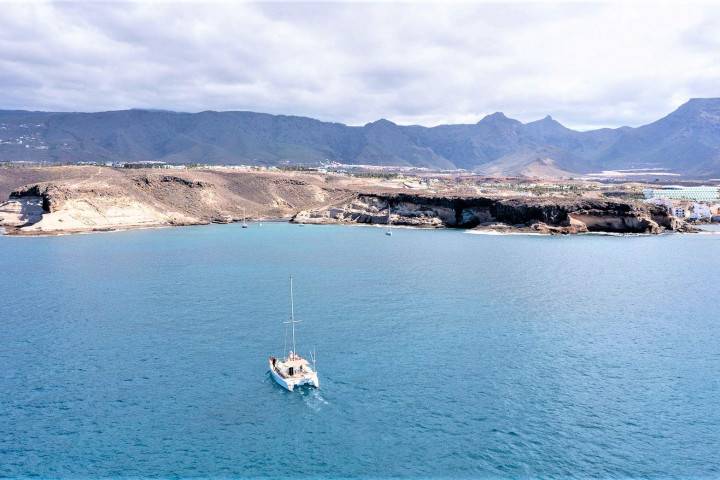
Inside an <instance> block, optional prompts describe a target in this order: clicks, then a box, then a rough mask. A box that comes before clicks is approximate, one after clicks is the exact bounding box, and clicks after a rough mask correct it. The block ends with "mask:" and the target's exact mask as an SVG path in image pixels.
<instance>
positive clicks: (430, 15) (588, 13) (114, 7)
mask: <svg viewBox="0 0 720 480" xmlns="http://www.w3.org/2000/svg"><path fill="white" fill-rule="evenodd" d="M713 96H720V8H718V7H717V5H713V4H698V3H696V4H692V5H691V6H683V4H681V3H676V4H666V5H664V6H663V5H657V4H655V3H632V4H630V5H628V4H627V2H625V3H624V4H623V3H604V4H577V3H563V4H543V3H530V4H521V3H512V4H509V5H508V4H505V5H501V4H458V3H452V4H444V5H442V4H429V3H419V4H418V3H415V4H413V3H401V4H387V3H364V4H351V3H342V4H333V3H320V4H302V3H292V4H284V3H264V4H239V3H233V4H231V3H221V2H209V3H189V2H180V3H171V2H162V3H153V4H148V3H147V2H145V3H120V2H110V3H98V2H85V3H80V2H63V3H52V2H28V1H23V2H18V3H6V2H3V3H1V4H0V109H33V110H63V111H66V110H73V111H100V110H114V109H125V108H159V109H170V110H180V111H191V112H194V111H201V110H253V111H261V112H269V113H284V114H293V115H306V116H311V117H315V118H319V119H322V120H329V121H338V122H343V123H348V124H364V123H366V122H370V121H374V120H376V119H378V118H387V119H389V120H392V121H394V122H396V123H401V124H409V123H414V124H422V125H436V124H439V123H470V122H476V121H478V120H479V119H480V118H482V117H483V116H484V115H486V114H488V113H492V112H494V111H503V112H505V113H506V114H507V115H508V116H510V117H513V118H517V119H519V120H522V121H531V120H535V119H538V118H542V117H544V116H545V115H547V114H549V115H552V116H553V117H554V118H556V119H557V120H559V121H560V122H562V123H564V124H565V125H568V126H570V127H575V128H581V129H588V128H594V127H601V126H610V127H617V126H621V125H631V126H636V125H640V124H643V123H647V122H650V121H652V120H655V119H657V118H659V117H661V116H663V115H665V114H667V113H669V112H670V111H671V110H672V109H674V108H676V107H677V106H678V105H680V104H681V103H683V102H685V101H686V100H687V99H688V98H691V97H713Z"/></svg>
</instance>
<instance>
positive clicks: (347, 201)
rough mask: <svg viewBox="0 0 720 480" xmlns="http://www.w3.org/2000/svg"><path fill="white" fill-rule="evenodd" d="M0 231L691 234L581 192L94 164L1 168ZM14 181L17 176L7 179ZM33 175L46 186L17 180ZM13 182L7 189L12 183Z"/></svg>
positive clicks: (655, 213)
mask: <svg viewBox="0 0 720 480" xmlns="http://www.w3.org/2000/svg"><path fill="white" fill-rule="evenodd" d="M3 173H4V175H3V176H0V188H4V189H5V192H7V193H5V195H6V196H7V197H9V198H8V200H7V201H6V202H4V203H0V227H3V228H4V229H5V231H6V233H8V234H11V235H47V234H66V233H83V232H93V231H109V230H124V229H131V228H146V227H162V226H173V225H200V224H208V223H228V222H235V221H239V220H241V219H242V218H244V217H245V216H247V218H248V219H251V220H252V219H263V218H264V219H269V218H272V219H291V220H292V221H293V222H296V223H344V224H373V225H384V224H387V222H388V211H390V212H391V215H390V217H391V218H390V223H392V224H393V225H403V226H411V227H425V228H460V229H472V230H476V231H483V230H487V231H493V232H496V231H501V232H534V233H548V234H573V233H584V232H613V233H649V234H657V233H662V232H666V231H678V232H686V231H693V230H694V229H693V227H691V226H689V225H688V224H687V223H685V222H684V221H682V220H680V219H677V218H675V217H672V216H670V215H669V214H668V213H667V211H666V210H665V208H663V207H661V206H657V205H650V204H646V203H644V202H636V201H632V200H622V199H615V198H612V199H610V198H605V197H603V196H601V195H598V194H593V193H592V192H589V193H587V192H586V194H584V195H574V194H566V195H565V196H559V195H558V196H537V195H524V196H521V195H517V194H516V195H512V196H503V195H492V194H489V195H483V194H481V192H477V191H476V192H475V193H465V194H461V191H460V190H459V189H456V188H454V187H453V186H452V185H449V186H448V185H445V186H440V187H436V188H437V190H434V189H430V188H427V187H425V189H424V190H423V191H417V190H415V191H407V190H403V188H409V187H407V185H405V183H403V182H400V181H395V182H393V181H388V180H385V179H381V178H374V179H373V178H358V177H353V176H345V175H327V174H322V175H321V174H315V173H300V172H268V171H265V172H258V171H238V170H234V169H212V170H206V169H198V170H185V171H172V172H169V171H163V170H149V169H148V170H132V169H110V168H91V167H57V168H50V169H38V170H37V171H35V170H30V169H27V170H26V169H6V170H3ZM12 175H15V179H13V177H12ZM33 176H36V177H40V178H48V177H51V179H49V180H45V181H35V182H28V183H24V184H23V183H19V182H21V181H25V180H27V179H30V178H32V177H33ZM11 186H12V187H11Z"/></svg>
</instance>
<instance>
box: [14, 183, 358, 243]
mask: <svg viewBox="0 0 720 480" xmlns="http://www.w3.org/2000/svg"><path fill="white" fill-rule="evenodd" d="M344 195H347V194H346V192H345V191H344V190H342V189H340V190H338V189H335V188H333V187H332V186H328V185H326V184H325V182H324V180H323V179H322V178H319V177H316V176H307V175H306V176H303V175H293V174H285V175H273V174H262V173H252V174H238V173H227V172H218V171H208V172H178V173H163V172H157V171H154V172H153V171H143V172H137V171H136V172H123V171H116V170H110V169H102V170H101V171H99V173H97V174H95V175H89V176H86V177H83V178H80V179H78V178H72V179H61V180H54V181H46V182H39V183H33V184H28V185H24V186H22V187H19V188H15V189H14V190H12V191H11V193H10V194H9V198H8V200H7V201H6V202H4V203H0V226H2V227H4V228H5V230H6V233H8V234H11V235H44V234H66V233H82V232H93V231H109V230H123V229H131V228H146V227H162V226H174V225H202V224H208V223H229V222H235V221H240V220H242V219H243V218H244V217H245V216H247V218H249V219H260V218H286V219H289V218H290V217H291V216H292V215H293V214H294V213H296V212H297V211H298V210H300V209H303V208H313V207H319V206H322V205H326V204H327V203H328V202H331V201H338V200H339V199H340V198H341V197H342V196H344Z"/></svg>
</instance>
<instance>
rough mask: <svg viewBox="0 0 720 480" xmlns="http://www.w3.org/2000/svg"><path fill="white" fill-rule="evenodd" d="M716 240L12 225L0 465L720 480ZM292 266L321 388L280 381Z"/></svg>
mask: <svg viewBox="0 0 720 480" xmlns="http://www.w3.org/2000/svg"><path fill="white" fill-rule="evenodd" d="M719 247H720V241H719V239H718V237H717V236H713V235H663V236H642V237H599V236H576V237H537V236H535V237H529V236H486V235H468V234H466V233H463V232H460V231H420V230H408V229H397V230H395V231H394V235H393V236H392V237H388V236H386V235H384V230H382V229H377V228H363V227H355V228H350V227H336V226H317V227H313V226H306V227H302V228H301V227H299V226H295V225H289V224H264V225H263V226H262V227H260V226H258V225H251V227H250V228H248V229H241V228H240V226H239V225H223V226H208V227H189V228H173V229H164V230H145V231H132V232H120V233H113V234H96V235H81V236H66V237H57V238H52V237H47V238H13V237H0V319H1V320H0V340H1V342H2V343H1V344H0V366H2V368H0V476H10V477H19V476H30V475H37V476H41V477H146V476H182V477H185V476H204V477H218V476H225V477H228V476H243V477H252V476H271V477H290V476H305V477H313V478H315V477H358V476H362V477H389V476H416V477H502V476H511V477H573V478H577V477H651V478H659V477H663V478H666V477H683V478H686V477H718V476H720V465H719V463H720V461H719V460H718V458H720V456H719V455H718V452H720V435H719V434H718V431H720V408H718V406H719V405H720V403H719V402H720V326H718V318H717V317H718V315H717V305H718V298H720V297H718V292H719V290H718V285H719V282H718V280H719V279H720V255H719V254H718V253H717V252H718V250H719ZM291 273H292V274H293V275H294V277H295V291H296V298H295V300H296V305H295V306H296V315H297V317H298V318H299V319H301V320H303V323H301V324H300V326H299V330H298V338H299V342H300V351H301V353H305V354H307V352H308V351H309V350H310V349H312V348H316V349H317V352H318V365H317V367H318V370H319V373H320V381H321V385H322V388H321V389H320V390H302V391H299V392H293V393H289V392H286V391H284V390H282V389H281V388H280V387H279V386H277V385H276V384H275V383H273V381H272V379H271V378H270V377H269V374H268V373H267V357H268V355H269V354H281V353H282V350H283V334H284V330H283V327H284V326H283V324H282V322H283V321H284V320H286V318H287V316H288V313H289V305H288V275H289V274H291Z"/></svg>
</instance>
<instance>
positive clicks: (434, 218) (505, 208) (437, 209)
mask: <svg viewBox="0 0 720 480" xmlns="http://www.w3.org/2000/svg"><path fill="white" fill-rule="evenodd" d="M388 209H390V211H391V215H390V217H391V218H390V220H391V223H392V224H393V225H403V226H413V227H424V228H442V227H447V228H460V229H478V230H495V231H508V232H510V231H527V232H536V233H545V234H553V235H558V234H562V235H567V234H577V233H588V232H607V233H649V234H659V233H663V232H665V231H675V232H692V231H695V229H694V228H693V227H692V226H690V225H689V224H687V223H685V222H684V221H682V220H681V219H678V218H675V217H672V216H670V215H669V214H668V213H667V212H666V211H665V210H664V209H663V208H660V207H658V206H655V205H646V204H641V203H634V202H625V201H620V200H601V199H567V198H556V199H548V198H542V199H536V198H531V197H522V198H502V199H494V198H488V197H444V196H436V197H432V196H423V195H412V194H405V193H402V194H378V193H359V194H357V195H355V196H354V197H353V198H351V199H349V200H348V201H346V202H344V203H342V204H336V205H333V206H330V207H326V208H320V209H315V210H305V211H302V212H299V213H298V214H297V215H295V216H294V217H293V219H292V221H293V222H295V223H314V224H323V223H361V224H371V225H384V224H387V221H388V220H387V219H388Z"/></svg>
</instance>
